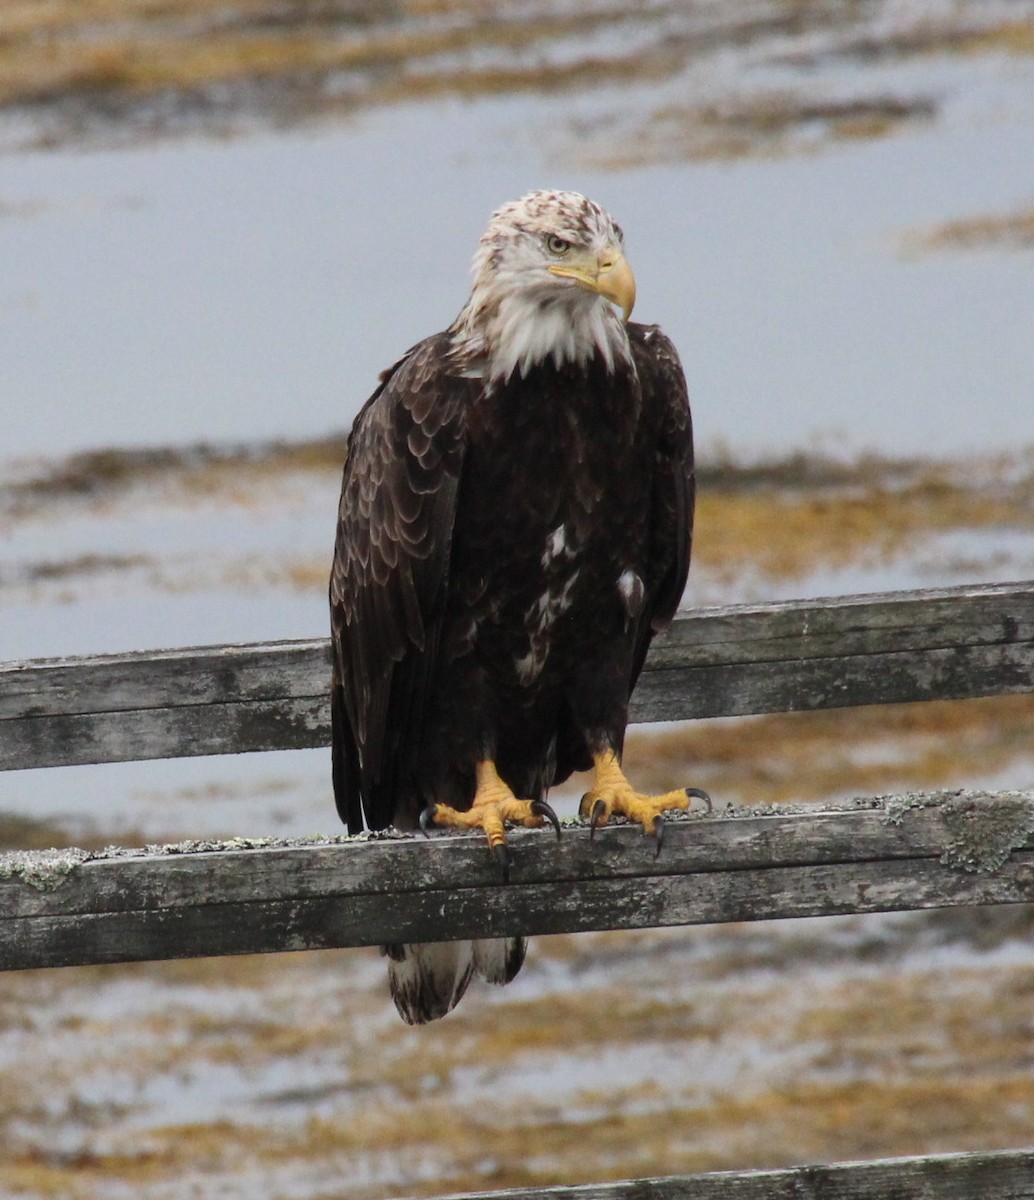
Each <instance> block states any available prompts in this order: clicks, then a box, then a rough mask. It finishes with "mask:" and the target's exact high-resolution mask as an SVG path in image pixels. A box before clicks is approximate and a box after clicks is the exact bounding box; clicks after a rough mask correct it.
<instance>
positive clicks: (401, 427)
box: [330, 334, 473, 833]
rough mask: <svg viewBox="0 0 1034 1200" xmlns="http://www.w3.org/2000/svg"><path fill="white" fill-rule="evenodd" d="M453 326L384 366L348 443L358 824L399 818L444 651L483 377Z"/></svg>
mask: <svg viewBox="0 0 1034 1200" xmlns="http://www.w3.org/2000/svg"><path fill="white" fill-rule="evenodd" d="M447 349H448V339H447V338H446V336H445V335H444V334H439V335H437V336H436V337H433V338H428V339H427V340H426V341H424V342H421V343H420V344H419V345H417V346H415V347H414V348H413V349H412V350H411V351H410V352H409V353H408V354H407V355H406V356H405V357H404V358H403V359H401V360H400V361H399V362H398V363H396V364H395V366H394V367H393V368H391V370H390V371H387V372H385V374H384V376H383V377H382V382H381V386H380V387H379V388H378V389H377V391H376V392H374V394H373V396H371V397H370V399H369V400H368V401H367V403H366V405H365V406H364V407H363V409H362V411H361V412H360V414H359V416H358V417H357V418H356V421H355V424H354V426H353V428H352V433H351V436H350V437H349V442H348V458H347V461H346V463H345V470H344V478H343V481H342V486H341V502H340V506H339V509H338V526H337V539H336V543H335V547H334V564H333V569H332V571H331V577H330V610H331V641H332V647H333V688H332V693H331V701H332V704H331V707H332V740H333V753H334V793H335V799H336V801H337V806H338V812H339V813H340V814H341V818H342V820H343V821H345V822H346V824H347V825H348V828H349V832H353V833H354V832H358V831H359V830H361V829H362V827H363V817H364V816H365V821H366V824H367V825H368V826H369V827H370V828H371V829H383V828H384V827H385V826H387V825H390V824H391V823H392V822H393V820H394V819H395V817H396V812H395V809H396V804H397V800H398V795H399V788H400V787H401V786H403V785H404V782H405V781H404V780H402V779H400V775H399V773H400V770H402V769H403V768H402V767H401V766H400V763H402V762H404V760H405V758H406V756H405V754H403V753H401V750H402V749H403V747H402V742H403V739H405V740H406V741H407V742H408V743H409V744H410V745H414V744H419V741H420V734H421V729H422V726H423V723H424V720H425V718H426V696H427V691H428V688H429V686H430V682H431V678H432V675H433V672H434V669H435V665H436V662H437V652H438V639H439V635H440V630H441V621H442V612H443V607H444V601H445V591H446V582H447V578H448V569H449V553H450V547H451V541H452V529H453V522H454V518H455V506H456V491H457V488H458V484H459V477H460V470H461V467H462V462H463V452H464V435H465V429H464V426H465V420H464V418H465V414H466V410H467V404H468V402H469V397H470V394H471V388H472V386H473V382H472V381H469V380H466V379H463V378H458V377H455V376H451V375H449V374H448V373H447V372H446V369H445V364H446V354H447Z"/></svg>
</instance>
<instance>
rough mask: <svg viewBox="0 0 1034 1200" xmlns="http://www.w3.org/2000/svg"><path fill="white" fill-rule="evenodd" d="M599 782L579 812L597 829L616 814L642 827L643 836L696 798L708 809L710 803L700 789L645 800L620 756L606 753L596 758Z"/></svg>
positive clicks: (611, 751)
mask: <svg viewBox="0 0 1034 1200" xmlns="http://www.w3.org/2000/svg"><path fill="white" fill-rule="evenodd" d="M595 764H596V780H595V783H594V784H593V786H592V788H591V789H590V790H589V791H588V792H586V793H585V795H584V796H583V797H582V800H581V804H580V805H579V808H578V811H579V813H580V815H581V816H582V817H584V818H587V819H589V820H591V821H592V827H593V829H594V830H595V828H596V826H597V825H606V823H607V821H608V820H609V819H610V817H611V816H612V815H613V814H614V813H618V814H620V815H622V816H624V817H627V818H628V820H629V821H633V822H635V823H636V824H637V825H641V826H642V827H643V832H644V833H656V832H657V819H658V818H659V817H662V816H663V815H664V813H665V812H667V811H670V810H672V809H686V808H689V806H690V803H691V801H692V800H693V798H694V797H695V798H697V799H703V800H704V801H705V803H706V804H707V806H708V808H710V807H711V802H710V800H709V799H708V797H707V794H706V793H705V792H701V791H700V790H699V789H698V788H680V789H679V790H678V791H674V792H665V793H664V794H663V795H662V796H644V795H643V794H642V793H641V792H637V791H636V790H635V788H633V787H632V785H631V784H630V783H629V782H628V779H627V778H626V777H625V773H624V771H622V770H621V764H620V762H619V761H618V756H617V755H616V754H615V753H614V751H613V750H606V751H604V752H603V753H602V754H597V755H596V756H595Z"/></svg>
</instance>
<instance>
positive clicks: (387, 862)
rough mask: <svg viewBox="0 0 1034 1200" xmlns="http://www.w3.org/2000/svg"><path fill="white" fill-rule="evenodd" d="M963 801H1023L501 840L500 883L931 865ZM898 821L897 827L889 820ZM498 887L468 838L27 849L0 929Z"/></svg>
mask: <svg viewBox="0 0 1034 1200" xmlns="http://www.w3.org/2000/svg"><path fill="white" fill-rule="evenodd" d="M964 797H983V799H982V800H975V801H974V802H975V803H984V804H986V805H989V806H990V805H995V806H997V805H1002V806H1005V805H1007V804H1009V803H1013V804H1016V803H1018V804H1021V805H1027V806H1030V807H1031V808H1034V799H1032V798H1031V796H1030V795H1029V794H1028V793H1001V794H1000V795H999V796H990V797H988V796H985V795H984V794H982V793H960V792H930V793H925V794H921V795H920V794H916V795H915V796H913V797H911V798H910V800H909V801H908V804H907V807H906V806H905V805H904V803H903V802H902V801H900V799H892V800H890V801H883V800H880V799H877V798H866V799H862V800H859V801H857V802H855V803H854V804H853V805H851V806H850V807H840V808H829V809H825V810H818V809H810V810H805V811H793V810H790V811H772V812H768V811H766V812H764V813H763V814H753V813H751V812H750V811H749V810H747V811H745V812H740V813H738V814H737V813H732V814H730V815H723V816H713V817H707V818H704V817H690V818H683V819H676V818H669V820H668V822H667V825H666V830H665V838H664V849H663V853H662V854H661V855H659V856H658V855H657V854H656V853H655V850H656V843H655V842H654V841H653V839H652V838H647V837H644V836H643V834H642V833H641V831H640V830H639V829H638V828H637V827H633V826H629V825H627V824H624V823H620V824H619V823H614V824H612V825H608V826H606V827H601V828H600V829H598V830H597V831H596V833H595V835H594V837H590V835H589V831H588V830H587V828H586V827H585V826H584V824H581V823H577V824H574V823H572V824H569V825H567V826H566V827H565V829H564V834H563V837H562V838H560V839H559V840H557V839H556V838H555V836H554V835H553V833H552V831H551V830H549V829H541V830H525V829H513V830H511V831H510V832H509V834H508V845H509V849H510V855H511V860H512V862H511V878H512V879H513V881H514V884H515V885H527V884H533V883H534V884H544V885H550V884H557V885H570V884H573V883H578V882H580V881H584V880H586V879H628V878H649V879H655V880H657V881H658V882H659V883H661V882H663V881H664V880H665V879H666V878H667V877H669V876H673V875H680V874H696V873H707V872H712V871H714V872H729V871H736V870H746V869H754V870H757V869H769V868H772V867H786V866H812V865H824V864H835V863H867V862H870V861H891V860H894V859H915V858H922V857H926V858H940V856H941V855H942V854H943V853H944V850H945V847H946V845H947V844H948V843H949V841H950V839H951V834H950V832H949V829H948V826H947V825H946V823H945V813H950V812H951V811H952V809H953V807H954V806H957V805H958V804H959V803H960V802H961V801H962V800H963V798H964ZM888 805H889V806H890V807H888ZM988 811H989V810H988ZM898 812H899V813H900V817H898V816H894V817H893V819H892V816H891V814H892V813H898ZM1002 812H1003V813H1005V812H1006V809H1005V807H1002ZM1012 827H1013V826H1012V825H1010V826H1009V830H1008V831H1007V835H1008V832H1009V831H1011V829H1012ZM69 868H74V869H69ZM498 884H499V872H498V868H497V866H496V864H495V862H494V860H493V859H492V857H491V855H490V854H488V852H487V850H486V846H485V841H484V838H483V837H482V835H481V834H478V833H474V834H455V833H442V834H437V835H436V836H434V837H431V838H426V839H425V838H422V837H415V836H408V835H406V836H404V835H399V834H391V835H386V834H381V835H361V836H359V837H354V838H350V837H347V836H345V835H342V836H341V837H338V838H334V839H320V840H318V841H304V840H301V841H292V842H285V843H278V842H276V841H275V840H274V841H271V842H267V843H265V844H264V843H263V842H261V841H260V842H259V844H257V845H254V846H250V847H247V846H241V843H240V841H239V840H238V841H236V842H228V843H227V842H223V843H205V842H200V843H187V844H186V845H185V846H174V847H170V848H168V849H167V850H166V851H164V852H158V851H154V852H150V851H125V852H122V853H119V854H104V853H99V854H96V855H87V854H84V853H83V852H75V851H73V852H68V853H65V852H55V853H51V852H46V851H45V852H31V851H29V852H20V853H14V854H8V855H0V926H2V923H3V921H4V920H10V919H14V918H21V917H29V916H42V915H47V914H50V915H61V916H68V915H72V914H76V913H100V912H118V911H121V910H123V909H126V908H133V909H156V908H163V909H169V908H179V907H184V906H191V905H197V904H207V903H211V904H219V903H250V902H255V901H260V900H277V899H282V898H283V897H285V896H290V897H295V898H311V897H323V896H326V895H328V894H329V895H336V896H342V897H347V896H360V895H370V894H373V895H380V896H384V895H395V894H397V893H399V892H404V891H429V890H443V889H448V888H460V887H462V888H494V887H496V886H497V885H498Z"/></svg>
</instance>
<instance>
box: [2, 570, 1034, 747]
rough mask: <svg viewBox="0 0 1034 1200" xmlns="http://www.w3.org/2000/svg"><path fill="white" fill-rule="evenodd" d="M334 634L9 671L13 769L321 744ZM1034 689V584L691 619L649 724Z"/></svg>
mask: <svg viewBox="0 0 1034 1200" xmlns="http://www.w3.org/2000/svg"><path fill="white" fill-rule="evenodd" d="M328 655H329V649H328V645H327V643H326V642H325V641H323V640H321V639H317V640H309V641H304V642H281V643H272V644H268V645H256V646H217V647H202V648H195V649H178V650H168V651H157V652H153V653H145V652H141V653H136V654H126V655H107V656H96V657H91V658H87V659H80V660H74V659H73V660H70V659H60V660H43V661H35V662H28V663H8V664H0V769H3V770H16V769H20V768H25V767H38V766H62V765H75V764H81V763H91V762H119V761H126V760H129V759H141V758H163V757H179V756H184V755H195V754H227V753H238V752H241V751H251V750H272V749H296V748H303V747H311V746H319V745H324V744H326V743H327V741H328V739H329V714H328V711H327V697H326V692H327V679H328V675H329V667H328V663H329V657H328ZM1031 690H1034V584H1029V583H1028V584H1009V585H988V586H977V587H967V588H949V589H941V590H936V591H934V590H923V591H914V592H901V593H885V594H881V595H873V596H860V597H858V596H856V597H838V598H834V599H830V600H815V601H802V602H794V603H779V604H770V605H754V606H749V605H748V606H729V607H723V608H717V609H708V610H699V611H697V612H693V613H687V614H684V615H683V616H680V618H679V619H678V620H677V621H676V622H675V624H674V626H673V628H672V629H671V630H670V631H669V632H668V633H667V634H666V635H665V636H664V637H663V638H659V639H658V640H657V641H656V643H655V645H654V648H653V650H652V651H651V655H650V658H649V659H648V661H647V665H646V669H645V670H644V673H643V677H642V679H641V680H640V685H639V687H638V688H637V689H636V693H635V696H634V697H633V701H632V719H633V720H634V721H657V720H676V719H688V718H698V717H713V716H737V715H745V714H747V713H759V712H773V711H795V710H799V709H818V708H829V707H840V706H846V705H857V704H877V703H890V702H895V701H897V702H904V701H911V700H931V699H961V698H964V697H970V696H986V695H992V694H998V693H1003V692H1019V691H1031Z"/></svg>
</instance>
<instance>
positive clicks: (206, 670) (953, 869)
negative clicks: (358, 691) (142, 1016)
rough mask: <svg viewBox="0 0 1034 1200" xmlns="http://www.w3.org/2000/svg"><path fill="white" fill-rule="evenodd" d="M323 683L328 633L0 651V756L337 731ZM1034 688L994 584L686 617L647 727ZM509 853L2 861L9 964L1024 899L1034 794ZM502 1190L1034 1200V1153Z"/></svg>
mask: <svg viewBox="0 0 1034 1200" xmlns="http://www.w3.org/2000/svg"><path fill="white" fill-rule="evenodd" d="M328 675H329V658H328V646H327V643H326V642H325V641H323V640H321V639H320V640H310V641H295V642H279V643H274V644H270V645H259V646H218V647H206V648H199V649H182V650H166V651H157V652H153V653H134V654H121V655H103V656H95V657H91V658H83V659H61V660H44V661H35V662H16V663H6V664H0V769H3V770H16V769H21V768H29V767H42V766H60V765H74V764H86V763H98V762H118V761H125V760H131V759H155V758H166V757H178V756H184V755H195V754H229V753H239V752H244V751H255V750H276V749H292V748H303V747H311V746H318V745H323V744H325V743H326V742H327V741H328V740H329V722H328V712H327V702H326V693H327V683H328ZM1032 691H1034V583H1028V584H1002V585H988V586H974V587H964V588H946V589H939V590H929V591H912V592H900V593H888V594H885V595H869V596H853V597H845V598H838V599H834V600H815V601H805V602H795V603H784V604H765V605H751V606H735V607H724V608H712V609H705V610H701V611H697V612H694V613H690V614H686V615H685V616H683V617H681V618H680V619H679V620H678V621H676V623H675V625H674V626H673V628H672V629H671V630H670V632H669V633H668V634H667V635H666V636H665V637H664V638H661V639H658V641H657V642H656V644H655V646H654V649H653V651H652V653H651V655H650V658H649V661H648V663H647V667H646V670H645V671H644V673H643V677H642V679H641V681H640V685H639V687H638V689H637V691H636V694H635V697H634V698H633V719H634V720H637V721H648V720H649V721H655V720H674V719H682V718H692V717H715V716H741V715H746V714H750V713H761V712H774V711H795V710H809V709H822V708H833V707H842V706H848V705H859V704H879V703H891V702H908V701H917V700H935V699H963V698H968V697H978V696H990V695H999V694H1003V693H1008V692H1032ZM328 803H329V800H328ZM511 849H512V863H511V870H510V883H509V884H507V885H505V886H504V885H502V884H501V882H500V879H499V873H498V869H497V867H496V865H495V863H494V862H493V860H492V859H491V858H490V857H489V855H488V854H487V853H486V851H485V848H484V844H483V839H482V838H481V837H480V836H467V837H458V836H440V837H438V836H436V837H434V838H432V839H431V840H430V841H423V840H422V839H414V838H403V837H397V836H375V837H369V838H358V839H348V838H337V839H324V840H321V841H318V842H309V843H303V842H294V843H288V842H277V841H262V842H249V841H246V840H242V839H237V840H235V841H233V842H230V843H220V844H213V843H188V844H184V845H182V846H177V847H165V848H162V849H160V850H153V849H152V850H148V851H123V852H114V853H106V854H91V853H87V852H83V851H74V850H72V851H53V852H44V853H42V854H40V853H31V852H15V853H9V854H6V855H0V969H6V970H12V969H20V968H27V967H42V966H60V965H72V964H77V963H107V962H124V961H135V960H141V959H161V958H175V957H188V956H200V955H215V954H234V953H254V952H260V951H279V950H301V949H312V948H318V947H330V946H364V945H375V944H378V943H381V942H406V941H420V940H435V939H438V940H441V939H443V938H459V937H470V936H476V937H485V936H491V935H493V934H505V933H530V934H536V933H561V932H577V931H585V930H601V929H631V928H641V927H646V926H660V925H691V924H697V923H711V922H720V921H743V920H762V919H768V918H775V917H789V916H820V915H830V914H838V913H865V912H879V911H888V910H899V911H902V910H910V909H923V908H933V907H945V906H957V905H972V904H1014V903H1020V902H1026V901H1034V792H1031V793H1028V792H1009V793H995V794H988V793H973V792H952V793H933V794H926V795H913V796H899V797H890V798H886V797H885V798H873V799H870V800H860V801H856V802H855V803H854V804H852V805H850V806H847V807H842V808H838V809H829V810H825V811H816V810H815V809H808V810H806V811H801V812H791V811H789V810H787V809H785V808H784V809H781V810H780V811H778V812H775V811H764V812H739V813H736V814H727V815H722V814H718V815H715V816H712V817H709V818H706V819H703V818H693V817H689V818H686V819H684V820H681V821H677V820H672V821H670V822H669V824H668V826H667V829H666V834H665V843H664V852H663V854H662V855H661V856H660V857H659V858H656V857H654V854H653V845H652V843H651V841H650V840H649V839H644V838H643V837H642V836H641V834H640V833H639V832H638V830H635V829H632V828H629V827H627V826H625V827H622V826H616V827H608V828H605V829H601V830H598V831H597V833H596V836H595V838H594V839H592V838H590V836H589V831H588V829H587V828H585V827H584V826H583V825H578V824H574V825H569V826H568V827H567V828H565V830H564V836H563V837H562V839H561V840H560V841H556V840H555V839H554V838H553V837H552V834H551V833H550V832H548V831H541V830H535V831H515V832H514V833H513V834H512V835H511ZM389 900H390V902H389ZM486 1195H487V1194H486ZM501 1195H502V1194H501V1193H495V1196H496V1197H500V1196H501ZM508 1195H509V1196H510V1197H511V1200H531V1198H532V1197H535V1198H542V1200H550V1198H551V1200H782V1198H784V1197H785V1200H790V1198H791V1197H793V1200H862V1198H863V1197H864V1198H866V1200H869V1198H872V1200H880V1198H884V1200H975V1198H976V1197H984V1196H987V1197H995V1198H996V1200H1034V1151H1008V1152H999V1153H994V1154H962V1155H940V1156H924V1157H922V1158H914V1159H898V1160H887V1161H884V1162H868V1163H841V1164H835V1165H831V1166H822V1167H802V1168H795V1169H790V1170H781V1171H746V1172H720V1173H717V1174H707V1175H699V1176H687V1177H682V1178H674V1179H657V1180H638V1181H635V1182H632V1183H619V1184H609V1185H595V1186H588V1187H574V1188H547V1189H535V1190H532V1191H518V1192H513V1193H508ZM468 1200H473V1198H468Z"/></svg>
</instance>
